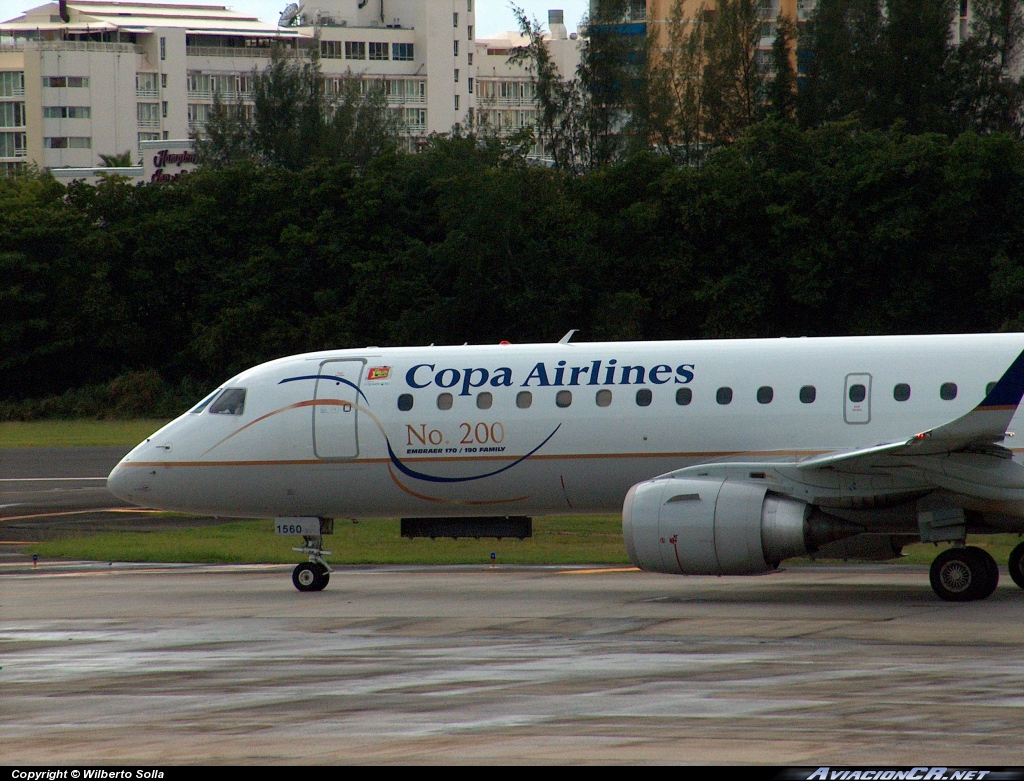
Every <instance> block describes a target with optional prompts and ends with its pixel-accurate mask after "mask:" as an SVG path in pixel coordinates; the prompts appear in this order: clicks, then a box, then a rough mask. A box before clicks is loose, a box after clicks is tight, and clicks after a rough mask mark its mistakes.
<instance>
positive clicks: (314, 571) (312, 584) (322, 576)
mask: <svg viewBox="0 0 1024 781" xmlns="http://www.w3.org/2000/svg"><path fill="white" fill-rule="evenodd" d="M330 582H331V572H330V570H328V569H327V566H326V565H325V564H321V563H319V562H316V561H309V562H306V563H305V564H300V565H299V566H297V567H296V568H295V569H294V570H292V583H293V584H294V585H295V588H297V589H298V590H299V591H323V590H324V588H326V586H327V584H328V583H330Z"/></svg>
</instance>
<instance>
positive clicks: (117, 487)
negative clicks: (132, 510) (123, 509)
mask: <svg viewBox="0 0 1024 781" xmlns="http://www.w3.org/2000/svg"><path fill="white" fill-rule="evenodd" d="M132 471H133V470H131V469H128V468H127V467H126V466H125V465H124V462H123V461H122V462H121V463H119V464H118V465H117V466H115V467H114V469H113V470H112V471H111V472H110V474H109V475H107V490H108V491H109V492H110V493H112V494H113V495H114V496H116V497H117V498H118V499H120V500H121V501H123V502H130V503H134V504H138V490H139V487H138V486H132V485H130V482H131V480H130V473H131V472H132ZM134 471H138V470H134Z"/></svg>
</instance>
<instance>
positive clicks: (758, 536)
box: [622, 477, 863, 575]
mask: <svg viewBox="0 0 1024 781" xmlns="http://www.w3.org/2000/svg"><path fill="white" fill-rule="evenodd" d="M862 531H863V527H862V526H860V525H858V524H855V523H851V522H850V521H846V520H843V519H842V518H837V517H835V516H830V515H827V514H826V513H823V512H822V511H821V510H819V509H818V508H816V507H813V506H811V505H809V504H807V503H806V502H801V501H799V500H797V499H791V498H789V497H787V496H781V495H779V494H775V493H772V492H770V491H769V490H768V488H767V486H765V485H758V484H756V483H747V482H737V481H733V480H724V479H720V478H706V479H705V478H675V477H671V478H664V479H658V480H648V481H647V482H644V483H638V484H637V485H634V486H633V487H632V488H630V489H629V492H628V493H627V494H626V500H625V503H624V504H623V507H622V534H623V538H624V540H625V543H626V552H627V553H628V554H629V558H630V560H631V561H632V562H633V563H634V564H635V565H636V566H638V567H640V568H641V569H645V570H653V571H655V572H667V573H671V574H675V575H678V574H684V575H756V574H758V573H762V572H768V571H769V570H773V569H775V568H776V567H778V566H779V562H781V561H782V560H783V559H787V558H792V557H793V556H803V555H805V554H807V553H813V552H814V551H816V550H817V549H818V548H819V547H820V546H821V545H824V544H825V543H828V542H831V541H833V540H838V539H843V538H845V537H852V536H853V535H855V534H858V533H860V532H862Z"/></svg>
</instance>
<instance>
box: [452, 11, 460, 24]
mask: <svg viewBox="0 0 1024 781" xmlns="http://www.w3.org/2000/svg"><path fill="white" fill-rule="evenodd" d="M458 26H459V12H458V11H456V12H455V13H453V14H452V27H458Z"/></svg>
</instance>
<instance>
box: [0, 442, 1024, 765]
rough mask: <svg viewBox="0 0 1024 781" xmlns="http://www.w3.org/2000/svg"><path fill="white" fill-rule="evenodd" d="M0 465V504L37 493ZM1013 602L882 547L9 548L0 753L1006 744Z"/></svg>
mask: <svg viewBox="0 0 1024 781" xmlns="http://www.w3.org/2000/svg"><path fill="white" fill-rule="evenodd" d="M7 458H8V456H7V455H6V454H0V465H5V464H8V463H9V462H8V461H7V460H6V459H7ZM52 463H56V461H54V462H52ZM47 466H48V464H47V462H46V460H45V459H43V460H42V461H41V462H40V465H39V466H38V467H37V468H36V471H38V470H40V469H42V470H46V469H47ZM2 468H3V469H5V470H6V469H7V466H3V467H2ZM31 473H32V470H27V472H26V473H25V474H18V475H17V477H19V478H24V477H27V476H32V474H31ZM6 476H7V475H4V477H6ZM36 476H48V477H55V476H61V475H52V474H51V475H36ZM63 476H69V475H63ZM82 476H86V477H89V476H91V475H82ZM60 485H61V484H60V483H57V486H58V487H56V488H54V487H50V488H46V489H45V490H47V491H53V492H54V493H53V496H52V497H51V498H52V499H54V500H56V501H58V502H61V504H60V505H59V507H60V508H62V509H60V510H58V511H59V512H64V511H66V510H67V508H68V507H72V506H74V501H73V500H72V499H71V498H69V496H68V495H67V493H68V492H69V491H72V490H83V489H71V488H61V487H59V486H60ZM0 486H12V484H10V483H3V484H0ZM15 487H16V488H17V490H18V491H20V492H22V493H23V494H24V496H23V497H22V499H26V501H25V503H24V504H21V505H20V509H19V507H14V508H4V509H2V513H6V514H7V515H8V517H10V512H20V511H21V510H24V509H25V507H26V505H27V506H29V508H30V509H33V510H39V509H40V508H44V509H45V506H46V502H45V501H43V499H44V498H45V497H40V496H35V497H31V496H28V495H29V494H31V493H33V490H34V489H31V488H29V489H24V487H23V486H15ZM0 491H7V488H0ZM12 492H13V491H7V493H6V494H4V493H0V497H6V498H3V501H2V502H0V504H10V502H9V501H8V500H9V494H10V493H12ZM85 497H89V498H88V501H90V502H93V501H95V502H97V503H98V504H99V505H103V504H104V502H103V501H100V499H101V498H102V494H101V493H98V492H94V493H92V494H83V499H84V498H85ZM28 499H30V500H31V502H32V503H29V502H28V501H27V500H28ZM79 509H85V510H89V512H87V513H83V514H82V515H81V516H77V517H83V518H92V517H95V518H100V519H101V518H102V515H103V514H102V513H95V514H90V513H93V510H90V508H79ZM100 509H103V508H102V507H100ZM21 514H22V515H25V514H29V515H31V514H32V513H24V512H21ZM39 514H42V515H45V514H46V513H45V512H42V513H39ZM139 517H140V519H141V520H140V523H141V522H143V521H144V519H145V516H144V515H140V516H139ZM30 521H31V519H25V520H21V521H17V522H16V523H17V524H22V525H31V523H30ZM39 522H40V523H42V524H43V525H45V522H46V520H45V519H40V520H39ZM106 522H111V521H109V520H108V521H102V520H96V521H95V523H97V524H101V523H106ZM11 525H13V523H12V522H10V521H4V520H2V519H0V529H3V530H4V531H5V533H6V532H8V531H9V530H10V527H11ZM59 532H60V530H59V529H58V530H57V531H54V530H53V529H52V528H51V529H50V532H48V533H59ZM22 536H24V535H22ZM1022 610H1024V592H1022V591H1021V590H1020V589H1018V588H1017V587H1016V586H1015V585H1014V584H1013V583H1012V581H1011V580H1010V579H1009V578H1008V577H1007V576H1006V575H1005V572H1004V573H1003V577H1002V582H1001V584H1000V586H999V588H998V589H997V591H996V593H995V594H994V595H993V596H992V597H991V598H989V599H987V600H985V601H984V602H976V603H967V604H949V603H945V602H942V601H941V600H939V599H938V598H937V597H935V595H934V594H933V593H932V591H931V588H930V587H929V585H928V576H927V568H925V567H920V566H907V565H890V564H882V565H852V564H851V565H848V566H837V567H831V566H791V567H788V568H786V569H785V570H784V571H781V572H778V573H776V574H773V575H769V576H763V577H752V578H708V577H693V578H682V577H672V576H665V575H656V574H650V573H643V572H638V571H636V570H632V569H629V568H606V567H600V568H586V567H570V568H565V567H503V566H498V567H495V568H488V567H340V568H338V569H337V570H336V571H335V572H334V574H332V576H331V582H330V585H329V586H328V587H327V589H326V590H325V591H323V592H320V593H299V592H298V591H296V590H295V589H294V588H293V587H292V585H291V579H290V567H287V566H285V567H282V566H278V565H271V566H231V565H223V566H212V565H127V564H117V563H114V564H110V563H106V562H102V563H96V562H67V563H51V562H42V563H40V565H39V566H38V567H37V568H35V569H33V568H32V565H31V562H30V561H28V560H27V559H26V558H25V557H24V556H19V555H17V554H15V553H9V554H8V555H7V556H6V558H2V559H0V618H2V622H0V691H2V692H3V708H0V763H2V764H7V765H13V764H27V763H32V764H54V763H79V764H95V765H110V764H112V763H117V764H118V765H119V766H120V765H123V764H125V763H131V764H184V763H203V764H221V763H231V764H233V763H255V764H294V763H373V764H384V763H397V764H408V763H423V764H428V763H446V764H471V765H475V764H487V763H519V764H577V763H579V764H596V763H602V764H603V763H631V764H635V763H696V764H718V763H729V764H733V763H749V764H754V765H764V764H768V765H797V766H807V765H811V766H818V765H820V764H829V765H862V764H870V765H908V766H909V765H937V764H938V765H949V766H954V765H959V766H962V765H968V766H970V765H1019V764H1021V763H1022V762H1021V761H1022V757H1024V751H1022V749H1021V737H1020V736H1021V735H1022V734H1024V693H1022V692H1024V654H1022V653H1021V646H1022V643H1021V629H1020V627H1021V620H1020V619H1021V612H1022Z"/></svg>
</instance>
